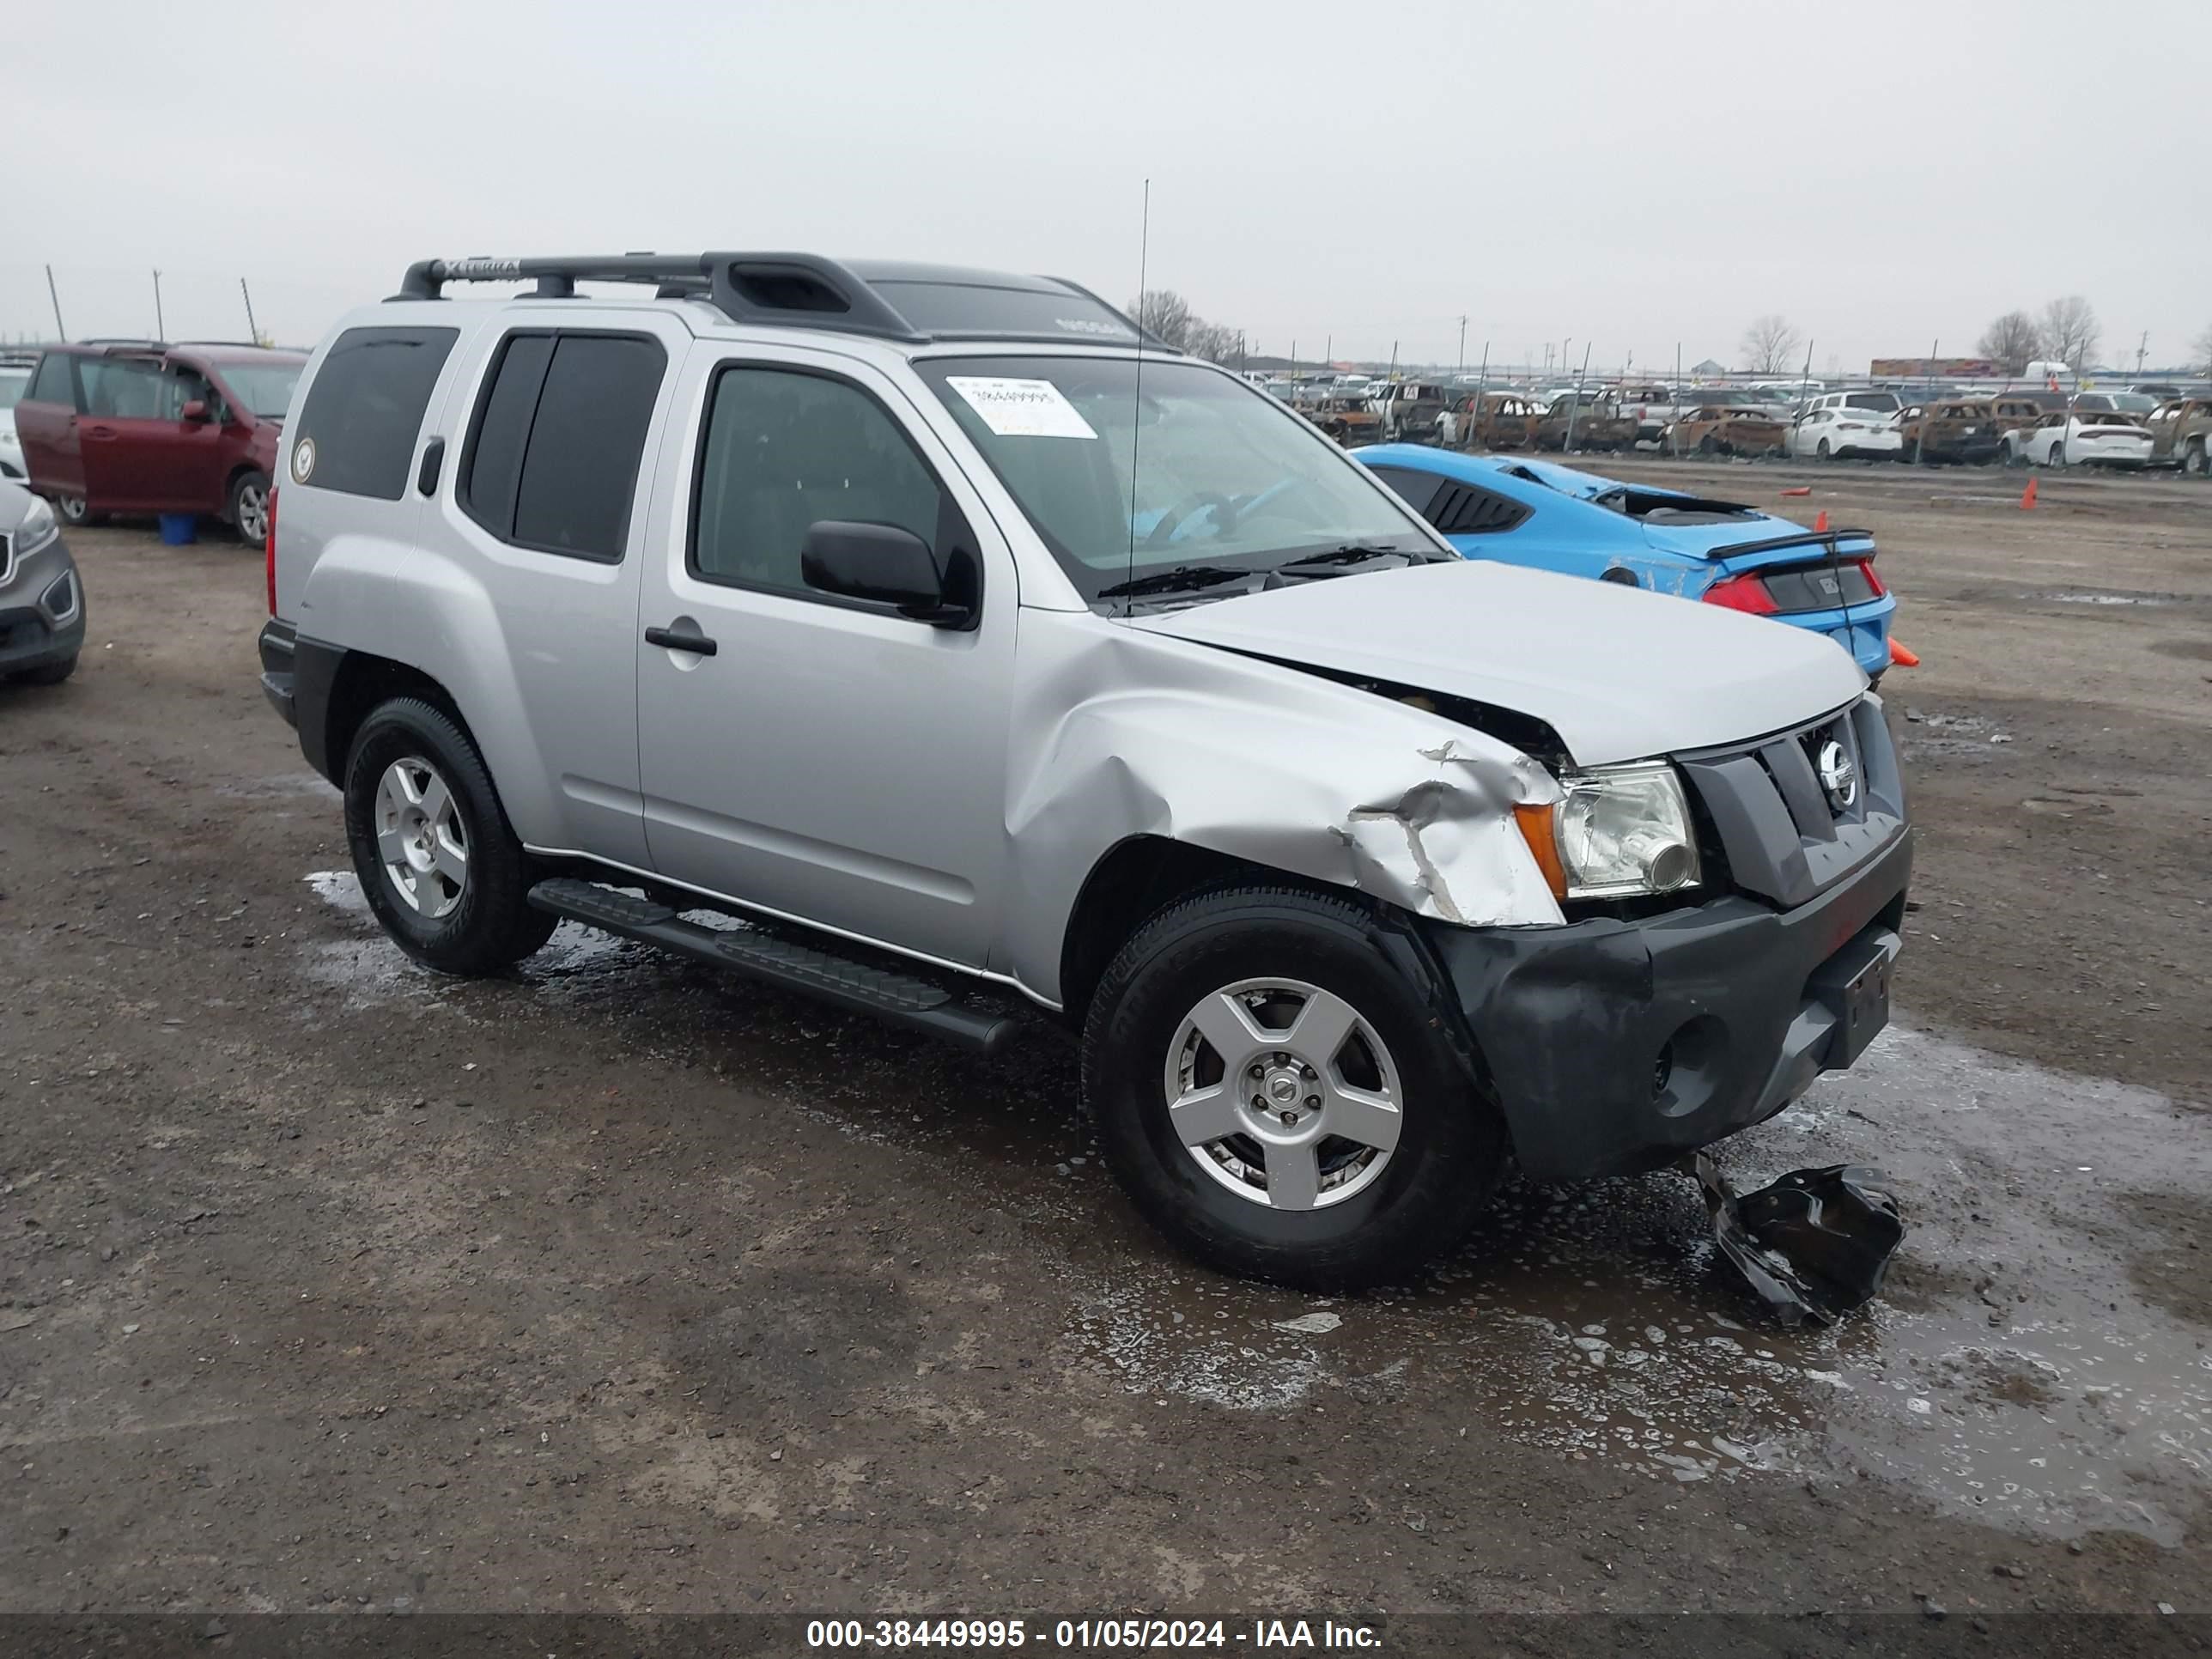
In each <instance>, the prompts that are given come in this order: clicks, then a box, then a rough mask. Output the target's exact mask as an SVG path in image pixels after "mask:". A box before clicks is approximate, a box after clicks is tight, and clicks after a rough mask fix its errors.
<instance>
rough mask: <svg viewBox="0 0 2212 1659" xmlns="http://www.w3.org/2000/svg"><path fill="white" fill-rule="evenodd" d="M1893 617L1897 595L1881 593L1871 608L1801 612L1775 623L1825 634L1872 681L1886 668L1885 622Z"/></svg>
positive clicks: (1887, 622)
mask: <svg viewBox="0 0 2212 1659" xmlns="http://www.w3.org/2000/svg"><path fill="white" fill-rule="evenodd" d="M1896 614H1897V596H1896V595H1895V594H1893V593H1885V594H1883V595H1882V597H1881V598H1880V599H1876V600H1875V601H1874V602H1873V603H1872V604H1871V605H1853V606H1852V607H1851V608H1850V611H1841V610H1837V611H1797V612H1795V613H1793V614H1791V615H1790V616H1786V617H1776V618H1775V620H1776V621H1778V622H1785V623H1789V624H1790V626H1791V627H1793V628H1803V629H1810V630H1811V631H1812V632H1814V633H1815V634H1825V635H1827V636H1828V637H1829V638H1830V639H1832V640H1833V641H1835V642H1836V643H1837V644H1838V645H1840V646H1841V647H1844V650H1846V651H1848V652H1850V653H1851V660H1852V661H1853V662H1855V663H1857V665H1859V671H1860V672H1861V673H1863V674H1864V675H1865V676H1866V677H1867V678H1869V679H1872V678H1874V677H1875V675H1876V674H1879V673H1881V671H1882V670H1883V669H1885V668H1887V667H1888V666H1889V622H1890V618H1891V617H1893V616H1895V615H1896Z"/></svg>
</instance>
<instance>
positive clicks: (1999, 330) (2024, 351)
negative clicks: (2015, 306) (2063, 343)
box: [1974, 311, 2043, 374]
mask: <svg viewBox="0 0 2212 1659" xmlns="http://www.w3.org/2000/svg"><path fill="white" fill-rule="evenodd" d="M1974 349H1975V350H1977V351H1978V352H1980V353H1981V354H1982V356H1984V357H1986V358H1988V359H1989V360H1990V362H1993V363H2002V364H2003V365H2004V372H2005V373H2006V374H2019V373H2020V372H2021V370H2022V369H2024V368H2027V366H2028V365H2029V364H2030V363H2032V362H2034V361H2035V360H2036V359H2037V358H2038V357H2040V356H2042V355H2043V331H2042V330H2041V329H2040V328H2039V327H2037V326H2036V322H2035V319H2034V318H2033V317H2031V316H2029V315H2028V314H2027V313H2026V312H2024V311H2008V312H2007V313H2005V314H2004V315H2003V316H2002V317H2000V318H1998V319H1996V321H1995V322H1993V323H1991V324H1990V325H1989V326H1988V327H1987V328H1985V329H1984V330H1983V331H1982V337H1981V339H1980V341H1979V342H1978V343H1976V345H1975V347H1974Z"/></svg>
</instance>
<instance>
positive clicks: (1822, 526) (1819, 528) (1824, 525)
mask: <svg viewBox="0 0 2212 1659" xmlns="http://www.w3.org/2000/svg"><path fill="white" fill-rule="evenodd" d="M1827 529H1828V509H1827V508H1826V507H1822V508H1821V509H1820V517H1819V518H1817V519H1815V520H1813V533H1814V535H1815V536H1821V535H1826V533H1827Z"/></svg>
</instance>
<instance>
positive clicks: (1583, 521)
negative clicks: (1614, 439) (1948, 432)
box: [1355, 444, 1897, 680]
mask: <svg viewBox="0 0 2212 1659" xmlns="http://www.w3.org/2000/svg"><path fill="white" fill-rule="evenodd" d="M1355 459H1358V461H1359V462H1360V463H1361V464H1362V465H1365V466H1367V467H1368V468H1370V470H1372V471H1373V472H1374V473H1375V475H1376V477H1379V478H1381V479H1382V480H1383V483H1387V484H1389V486H1390V488H1391V489H1395V490H1396V491H1397V492H1398V494H1399V495H1401V496H1403V497H1404V498H1405V501H1406V504H1407V506H1409V507H1412V508H1413V510H1414V511H1415V512H1417V513H1420V514H1421V516H1422V517H1424V518H1425V519H1426V520H1428V521H1429V522H1430V523H1431V525H1433V526H1436V528H1437V531H1438V532H1440V533H1441V534H1442V535H1443V538H1444V539H1445V540H1446V541H1448V542H1449V543H1450V544H1452V546H1453V547H1454V548H1455V550H1458V551H1459V552H1460V553H1461V554H1462V556H1465V557H1467V558H1470V559H1494V560H1498V561H1500V562H1504V563H1507V564H1520V565H1528V566H1530V567H1532V568H1535V569H1539V570H1553V571H1557V572H1559V574H1562V575H1568V576H1587V577H1594V578H1595V579H1596V580H1600V581H1608V582H1614V583H1618V584H1620V585H1621V586H1632V587H1645V588H1650V590H1652V591H1653V592H1659V593H1673V594H1676V595H1679V596H1680V597H1681V598H1683V599H1701V600H1703V601H1705V603H1706V604H1708V605H1726V606H1728V607H1729V608H1730V609H1732V610H1737V611H1746V612H1747V613H1749V614H1751V615H1753V616H1762V617H1775V618H1777V619H1778V620H1779V621H1782V622H1786V623H1792V624H1794V625H1795V626H1796V627H1799V628H1803V629H1810V630H1811V631H1812V632H1814V633H1815V634H1820V635H1826V637H1828V638H1829V639H1832V640H1833V641H1835V642H1836V643H1837V644H1838V645H1840V646H1841V647H1843V648H1844V650H1846V651H1848V652H1849V653H1850V654H1851V659H1852V660H1853V661H1854V662H1856V663H1857V664H1858V665H1859V667H1860V669H1861V670H1862V671H1863V672H1865V673H1866V674H1867V675H1868V676H1869V678H1874V679H1877V680H1878V679H1879V678H1881V675H1882V673H1883V671H1885V670H1887V668H1888V667H1889V665H1890V660H1891V658H1890V648H1889V630H1890V619H1891V617H1892V616H1893V614H1894V613H1895V611H1896V609H1897V600H1896V598H1895V597H1894V596H1893V594H1891V593H1890V592H1889V591H1888V590H1887V588H1885V587H1884V586H1882V581H1881V577H1879V576H1877V575H1876V574H1875V569H1874V559H1875V544H1874V538H1873V536H1872V535H1871V534H1869V532H1866V531H1863V530H1838V531H1833V532H1826V531H1822V532H1815V531H1808V530H1807V529H1806V528H1805V527H1804V526H1802V525H1798V524H1794V523H1792V522H1791V521H1790V520H1788V519H1780V518H1776V517H1774V516H1773V515H1772V514H1771V513H1761V512H1759V510H1758V509H1757V508H1755V507H1744V506H1741V505H1739V504H1737V503H1736V502H1734V501H1710V500H1707V499H1705V498H1704V497H1702V496H1698V495H1686V494H1684V493H1683V492H1681V491H1680V490H1674V489H1652V488H1650V487H1648V486H1646V485H1643V484H1627V483H1620V481H1619V480H1618V479H1613V478H1602V477H1598V476H1596V475H1595V474H1594V473H1589V472H1583V471H1577V470H1576V469H1575V468H1572V467H1565V466H1560V465H1556V464H1554V463H1553V462H1549V461H1540V460H1533V459H1532V460H1522V459H1491V458H1486V457H1482V456H1472V455H1470V456H1455V455H1432V456H1427V457H1422V456H1419V455H1417V454H1415V453H1413V452H1412V451H1411V450H1409V449H1408V448H1407V447H1402V446H1399V445H1395V444H1383V445H1377V446H1376V447H1374V448H1372V449H1363V450H1360V451H1358V453H1357V456H1356V458H1355Z"/></svg>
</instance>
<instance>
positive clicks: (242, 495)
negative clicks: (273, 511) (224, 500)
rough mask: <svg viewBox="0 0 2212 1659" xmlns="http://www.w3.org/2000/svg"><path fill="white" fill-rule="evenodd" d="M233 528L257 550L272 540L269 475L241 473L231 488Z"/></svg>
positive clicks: (241, 538) (241, 539) (240, 537)
mask: <svg viewBox="0 0 2212 1659" xmlns="http://www.w3.org/2000/svg"><path fill="white" fill-rule="evenodd" d="M230 526H231V528H232V529H234V530H235V531H236V532H238V539H239V540H240V541H242V542H244V543H246V544H247V545H249V546H252V547H258V546H259V545H261V544H262V543H264V542H265V541H267V540H268V539H269V475H268V474H267V473H266V472H241V473H240V474H239V475H238V477H237V478H236V479H234V481H233V482H232V483H231V486H230Z"/></svg>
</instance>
